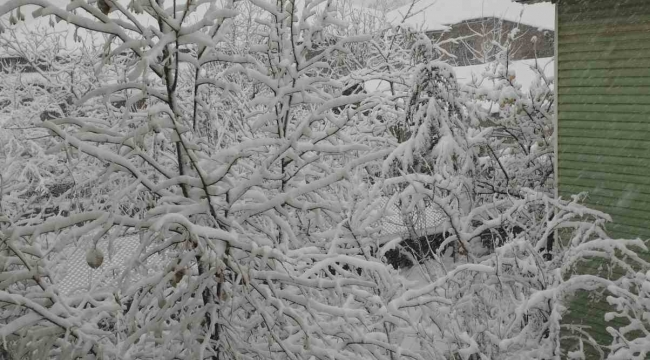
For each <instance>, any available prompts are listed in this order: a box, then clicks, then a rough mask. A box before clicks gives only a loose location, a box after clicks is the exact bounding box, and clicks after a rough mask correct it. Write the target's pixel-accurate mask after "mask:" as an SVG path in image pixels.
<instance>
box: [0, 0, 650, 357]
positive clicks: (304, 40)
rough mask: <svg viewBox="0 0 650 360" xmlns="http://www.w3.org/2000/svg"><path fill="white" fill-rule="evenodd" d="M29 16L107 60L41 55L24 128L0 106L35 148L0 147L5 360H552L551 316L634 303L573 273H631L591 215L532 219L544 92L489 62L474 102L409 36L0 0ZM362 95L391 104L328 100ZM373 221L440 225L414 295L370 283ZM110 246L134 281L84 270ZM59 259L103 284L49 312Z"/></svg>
mask: <svg viewBox="0 0 650 360" xmlns="http://www.w3.org/2000/svg"><path fill="white" fill-rule="evenodd" d="M27 5H36V6H37V7H39V8H40V10H37V12H36V13H35V14H34V15H35V16H52V17H54V18H59V19H64V20H65V21H67V22H69V23H70V24H73V25H75V26H77V27H79V28H81V29H82V30H80V31H85V32H86V33H96V34H101V35H102V36H104V37H105V41H104V42H103V43H101V44H100V47H99V48H97V47H96V46H97V43H95V42H91V43H90V44H89V46H88V50H83V51H82V50H73V51H72V54H71V56H72V57H73V58H74V59H77V60H75V61H71V60H66V61H59V60H58V59H59V58H57V56H56V54H57V51H58V50H55V52H54V56H53V57H50V58H51V59H52V61H53V62H54V64H53V69H55V71H49V72H48V71H44V72H43V74H42V76H43V77H44V78H45V79H47V82H48V83H47V86H52V87H54V89H53V90H51V91H45V92H39V93H38V94H37V95H38V96H39V97H38V99H42V100H39V102H38V103H37V104H33V105H32V102H33V101H31V102H30V103H29V104H28V103H26V102H21V101H20V99H23V100H24V99H26V98H27V95H26V93H27V92H29V91H32V90H25V89H32V86H33V85H29V86H26V85H25V84H24V83H23V84H19V83H16V85H13V84H14V83H11V82H9V81H7V82H6V83H5V82H3V84H2V86H3V87H2V89H0V90H1V91H2V94H1V95H2V98H0V99H3V101H4V99H8V100H10V101H11V102H10V103H8V104H10V105H5V107H4V108H3V110H2V111H4V113H3V114H9V116H11V117H12V118H13V120H11V124H10V125H11V126H21V124H20V123H21V120H23V121H25V122H26V123H27V124H28V125H29V126H38V129H30V130H33V131H30V134H31V133H38V134H42V136H45V137H44V138H40V139H31V140H29V141H25V138H21V137H20V136H23V135H19V134H22V133H21V132H15V131H18V130H17V129H12V132H5V131H3V132H0V136H1V137H2V138H1V140H5V139H7V140H6V144H5V143H4V142H3V143H2V144H1V145H2V152H0V155H1V156H2V157H0V161H3V162H4V164H9V165H7V166H3V167H2V169H0V174H1V175H2V178H0V181H1V186H0V195H1V197H0V269H1V271H2V272H0V322H1V323H2V324H3V326H2V327H0V338H1V339H2V340H3V344H2V345H3V346H6V347H7V348H8V349H10V351H11V352H12V353H13V354H16V355H17V357H20V358H106V359H126V358H137V359H143V358H153V359H159V358H165V359H167V358H169V359H174V358H199V359H204V358H211V359H276V358H277V359H287V358H289V359H390V360H396V359H400V358H404V357H406V358H411V359H455V358H462V359H478V358H481V359H484V358H537V359H547V358H557V357H559V356H560V345H559V344H560V340H561V336H563V335H562V334H563V333H562V332H561V331H560V330H561V325H560V317H561V315H562V314H563V312H564V300H565V299H566V298H567V296H570V295H571V294H573V293H575V292H576V291H577V290H580V289H582V290H585V289H586V290H589V289H594V288H596V287H598V286H609V287H611V289H612V290H611V291H612V292H613V293H614V294H617V296H618V300H617V301H619V303H621V304H623V300H622V299H623V298H624V297H625V296H628V297H629V295H630V294H629V293H627V292H623V290H625V289H628V288H630V286H632V285H630V284H631V283H630V282H629V281H628V282H626V281H627V280H625V279H621V280H617V281H612V280H605V279H602V278H599V277H596V276H587V275H582V276H572V271H573V270H574V269H575V268H576V266H577V265H578V264H579V263H580V262H581V261H584V260H585V257H586V256H591V257H594V256H597V257H602V258H605V259H609V260H611V261H612V262H613V264H615V265H617V266H628V267H629V269H630V271H631V269H636V268H638V267H633V266H631V265H626V264H627V262H630V261H631V262H636V264H637V265H638V266H641V267H642V266H646V264H645V263H644V262H643V260H642V259H640V258H638V257H637V256H636V255H635V253H634V252H633V251H632V249H633V248H634V247H640V248H643V247H644V246H643V244H642V243H641V242H640V241H624V240H620V241H618V240H617V241H614V240H611V239H609V238H607V236H606V234H605V232H604V231H603V228H602V226H603V224H604V223H605V221H606V220H607V219H608V217H607V215H605V214H602V213H599V212H597V211H593V210H589V209H587V208H585V207H583V206H581V205H580V204H579V202H580V199H581V198H580V197H579V196H578V197H576V198H574V199H571V201H563V200H558V199H554V198H553V196H552V186H553V185H552V183H551V182H550V179H552V172H551V171H552V161H553V157H552V156H553V153H552V149H551V144H552V136H553V129H552V119H551V116H552V114H553V111H552V107H553V106H554V104H553V100H552V90H551V89H552V87H551V84H552V79H547V78H545V77H543V72H541V71H540V72H539V79H538V80H537V81H536V83H535V84H534V85H533V86H531V90H530V92H526V93H524V92H523V91H521V87H520V86H518V85H517V82H516V76H515V74H512V73H511V72H510V70H509V66H508V64H509V60H508V59H507V56H505V57H500V58H498V61H497V62H495V64H494V66H493V68H492V70H491V71H489V72H488V74H486V77H487V78H488V80H489V81H490V82H491V83H495V84H496V85H495V86H494V87H493V88H492V89H484V88H482V87H480V86H478V85H477V84H474V85H473V86H466V87H463V86H460V85H459V84H458V82H457V80H456V78H455V75H454V70H453V69H452V68H451V67H450V66H449V65H447V64H444V63H442V62H439V61H436V59H438V58H439V56H440V52H441V51H442V50H440V48H439V47H438V46H437V45H436V44H435V43H432V42H431V40H429V39H428V38H426V37H425V36H424V35H422V34H417V33H413V32H410V31H408V30H407V29H403V28H395V29H390V30H386V29H385V28H383V25H382V26H377V27H375V26H374V25H373V26H369V27H368V28H363V27H362V26H349V24H346V22H344V21H343V20H342V19H341V18H340V17H339V15H340V12H339V10H338V8H337V7H336V3H335V2H333V1H322V0H313V1H309V0H305V1H304V2H298V1H291V0H278V1H268V0H249V1H217V0H203V1H194V0H188V1H181V0H166V1H153V0H132V1H118V0H101V1H97V2H95V3H93V2H89V1H86V0H75V1H72V2H70V4H68V5H67V8H65V9H63V8H60V7H56V6H53V5H52V4H50V2H49V1H47V0H9V1H7V2H4V3H3V4H1V5H0V16H2V15H4V14H8V16H11V17H12V18H13V19H14V21H15V20H16V19H21V18H22V17H23V16H22V15H20V14H22V12H21V13H20V14H18V11H20V9H21V8H22V7H24V6H27ZM10 13H11V14H10ZM356 25H358V24H356ZM83 29H85V30H83ZM366 29H371V30H372V32H371V33H365V32H366ZM375 30H376V31H375ZM6 45H8V46H10V45H12V43H11V42H9V43H7V44H6ZM25 51H27V50H25ZM504 53H505V52H504ZM25 55H26V56H27V57H28V56H29V54H28V53H26V54H25ZM56 69H60V70H56ZM57 74H61V76H63V74H68V75H66V76H63V77H60V78H59V77H56V76H55V75H57ZM13 76H15V74H13V73H12V74H7V80H9V79H10V77H13ZM370 81H384V82H386V83H387V84H389V86H388V87H389V89H388V91H376V90H374V89H366V90H365V91H349V88H350V86H351V85H354V84H367V83H368V82H370ZM12 86H13V87H12ZM21 86H22V87H21ZM34 86H35V85H34ZM37 88H39V87H38V86H36V87H35V88H33V91H37V90H36V89H37ZM11 96H17V97H18V99H19V100H18V101H17V102H16V101H15V100H11V99H10V98H11ZM70 96H71V99H72V101H68V97H70ZM34 99H36V97H34ZM46 100H47V101H46ZM61 100H64V101H63V102H61ZM61 103H65V104H68V103H70V104H69V105H66V108H65V109H63V108H62V107H61V106H59V109H53V108H52V109H51V108H50V107H49V105H50V104H51V105H53V106H54V105H59V104H61ZM2 104H4V102H3V103H2ZM45 104H48V105H47V108H46V107H45ZM495 108H497V109H498V115H496V116H493V115H494V112H492V111H491V110H493V109H495ZM43 111H49V112H47V116H43V117H41V116H40V115H38V121H35V120H36V115H34V114H42V113H43ZM26 114H27V115H26ZM29 114H32V115H33V116H32V115H29ZM29 119H34V120H33V121H32V120H29ZM17 120H18V121H17ZM3 130H4V129H3ZM23 130H24V129H23ZM17 134H18V135H17ZM39 136H41V135H39ZM25 180H29V181H28V182H27V184H28V185H27V186H26V185H25V184H24V183H23V182H24V181H25ZM57 183H58V184H64V183H65V184H71V186H70V187H67V188H65V189H63V191H62V192H53V191H51V190H49V188H48V187H47V184H57ZM28 191H32V192H31V193H28ZM39 191H40V193H39ZM46 192H48V195H47V196H44V197H43V196H41V197H37V196H36V195H35V194H43V193H46ZM25 195H27V196H25ZM386 199H388V201H387V203H386ZM33 204H38V206H39V207H40V208H41V209H43V210H42V211H37V212H28V211H25V209H27V208H30V207H32V208H33V206H34V205H33ZM394 204H397V205H399V206H400V207H401V208H402V209H411V210H413V209H416V208H422V207H423V206H424V207H430V208H434V209H436V211H439V212H441V213H442V214H443V215H444V216H443V218H444V222H443V225H442V226H443V230H442V234H443V235H444V236H443V239H442V241H441V243H440V244H439V246H437V247H436V249H435V251H433V255H432V257H433V259H432V260H431V261H427V262H425V263H423V264H422V265H418V266H416V267H415V268H413V269H411V272H410V274H405V273H404V272H400V271H397V270H396V269H394V268H392V267H391V266H390V265H387V264H386V261H385V260H386V259H385V254H386V253H387V252H388V251H390V250H391V249H392V248H393V247H395V245H396V243H397V242H398V241H388V242H386V241H385V240H382V239H383V238H382V236H381V235H382V221H383V220H384V219H385V216H386V215H387V214H388V213H389V211H390V210H391V206H392V205H394ZM45 209H56V211H54V212H53V213H52V212H51V211H50V212H49V213H48V215H47V216H45V213H46V211H45ZM63 210H65V211H63ZM125 233H136V234H138V237H139V240H140V242H139V244H138V248H137V250H136V251H135V252H134V253H133V254H132V257H131V259H130V261H129V262H128V264H127V265H126V266H125V267H122V268H102V266H101V265H102V263H103V262H104V261H105V259H109V258H110V257H111V256H112V250H113V249H112V248H113V245H111V244H113V241H114V240H115V238H117V237H119V236H121V235H122V234H125ZM555 233H557V234H559V235H560V236H558V239H556V240H555V241H554V242H549V239H553V234H555ZM100 242H107V243H108V250H107V251H106V250H102V248H101V247H99V246H98V244H99V243H100ZM551 244H552V246H551ZM77 246H79V247H82V248H83V249H86V261H87V263H88V266H89V267H91V268H97V269H100V270H99V271H103V276H101V277H100V280H98V281H95V282H93V283H92V284H91V286H90V288H88V289H82V291H78V292H73V293H63V292H62V291H61V288H60V284H59V283H58V281H59V280H60V279H61V273H62V272H65V265H66V257H67V256H68V255H69V252H70V249H71V248H75V247H77ZM624 259H626V260H624ZM626 261H627V262H626ZM639 279H641V278H640V277H639ZM639 281H641V280H639ZM626 286H627V287H626ZM639 286H643V285H639ZM632 293H635V292H634V291H632ZM635 294H641V292H636V293H635ZM623 309H624V308H623V307H621V315H625V314H627V313H625V312H624V311H625V310H623ZM626 333H627V332H626V331H625V330H623V331H622V332H621V334H623V336H625V334H626ZM621 338H622V337H621ZM616 346H619V347H620V348H621V349H622V348H623V347H624V346H622V345H616ZM620 351H624V350H620ZM620 351H619V354H622V352H620ZM632 351H635V350H632Z"/></svg>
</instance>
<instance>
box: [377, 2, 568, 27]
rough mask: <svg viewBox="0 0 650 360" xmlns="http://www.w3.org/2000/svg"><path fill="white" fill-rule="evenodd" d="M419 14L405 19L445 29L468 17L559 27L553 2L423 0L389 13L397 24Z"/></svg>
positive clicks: (409, 21) (410, 23)
mask: <svg viewBox="0 0 650 360" xmlns="http://www.w3.org/2000/svg"><path fill="white" fill-rule="evenodd" d="M409 9H410V10H411V11H410V13H411V14H415V15H413V16H411V17H410V18H408V19H407V20H406V21H405V24H406V25H409V26H411V27H413V28H416V29H418V30H425V31H431V30H445V29H447V28H448V27H449V26H450V25H453V24H457V23H461V22H464V21H467V20H473V19H479V18H486V17H495V18H499V19H504V20H508V21H512V22H516V23H522V24H525V25H529V26H533V27H537V28H540V29H545V30H553V29H555V6H554V5H553V4H551V3H549V2H544V3H536V4H531V5H522V4H520V3H517V2H515V1H514V0H423V1H421V2H418V3H417V4H416V5H415V6H413V8H412V9H411V6H410V5H405V6H402V7H400V8H398V9H396V10H393V11H391V12H390V13H388V16H387V17H388V20H389V21H391V22H392V23H393V24H396V25H397V24H399V23H401V21H402V19H403V18H404V16H405V15H406V14H407V13H409Z"/></svg>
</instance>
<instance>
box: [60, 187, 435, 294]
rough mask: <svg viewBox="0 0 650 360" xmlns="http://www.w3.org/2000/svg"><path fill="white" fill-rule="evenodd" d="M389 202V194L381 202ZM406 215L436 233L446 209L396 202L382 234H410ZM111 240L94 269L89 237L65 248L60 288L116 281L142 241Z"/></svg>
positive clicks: (154, 260)
mask: <svg viewBox="0 0 650 360" xmlns="http://www.w3.org/2000/svg"><path fill="white" fill-rule="evenodd" d="M387 202H388V198H386V199H385V200H384V202H383V205H382V206H385V204H386V203H387ZM405 216H410V217H411V220H412V221H413V222H414V223H417V224H418V229H416V230H417V231H418V232H420V233H422V232H426V233H427V234H431V233H433V231H434V230H435V229H436V227H437V226H439V225H440V224H442V222H443V221H444V216H443V213H442V212H440V211H438V210H435V209H434V208H433V207H427V208H426V210H425V211H424V216H422V214H419V213H416V212H413V213H411V214H408V215H404V214H402V212H401V211H400V209H399V208H398V207H397V206H393V207H392V208H391V211H390V214H389V215H388V216H386V217H384V218H383V220H382V222H381V225H380V226H381V228H382V229H381V238H382V239H385V240H388V241H390V240H393V239H396V238H402V239H406V238H408V234H409V231H408V228H407V227H406V225H405V224H404V218H405ZM109 245H110V244H109V241H108V240H106V239H102V240H100V241H99V242H98V243H97V249H99V250H100V251H101V252H102V254H103V255H104V261H103V262H102V265H101V266H100V267H99V268H97V269H92V268H91V267H90V266H89V265H88V263H87V262H86V254H87V252H88V250H89V249H90V248H91V247H92V246H93V244H91V242H90V241H85V242H80V244H79V245H78V246H76V247H75V246H70V247H68V249H66V250H65V251H69V254H68V256H67V257H66V259H65V261H64V262H63V263H62V264H60V265H59V267H58V268H57V270H56V273H57V274H60V275H59V276H57V277H56V278H55V282H56V284H57V288H58V290H59V293H60V294H63V295H75V294H79V293H84V292H87V291H91V290H93V289H96V288H101V287H102V286H106V285H117V279H118V278H119V277H120V276H121V275H122V272H123V271H124V269H125V267H126V265H127V262H128V261H130V260H131V257H132V256H133V254H134V253H135V252H136V251H137V249H138V247H139V245H140V237H139V235H138V234H130V235H125V236H121V237H118V238H116V239H115V240H113V244H112V246H111V248H112V249H113V251H109ZM162 261H163V259H162V258H161V257H160V256H158V255H154V256H152V257H151V258H150V259H149V261H148V263H147V264H148V266H161V263H162ZM129 276H130V281H134V280H137V279H138V278H139V277H140V275H139V274H137V273H134V274H129Z"/></svg>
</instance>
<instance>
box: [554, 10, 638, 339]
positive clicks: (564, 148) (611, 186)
mask: <svg viewBox="0 0 650 360" xmlns="http://www.w3.org/2000/svg"><path fill="white" fill-rule="evenodd" d="M557 21H558V34H557V36H558V49H557V51H558V54H557V59H558V65H557V66H558V68H557V71H558V74H557V75H558V188H559V194H560V195H561V196H562V197H564V198H568V197H569V196H570V195H571V194H575V193H578V192H583V191H586V192H588V193H589V198H588V201H587V203H588V205H589V206H591V207H592V208H596V209H599V210H602V211H604V212H606V213H608V214H610V215H611V216H612V218H613V220H614V222H613V224H610V225H608V227H607V229H608V231H609V233H610V234H611V236H613V237H620V238H636V237H640V238H642V239H648V238H650V1H648V0H561V1H560V2H559V4H558V19H557ZM597 265H598V264H594V266H597ZM583 270H584V269H583ZM587 271H589V270H587ZM606 308H607V305H606V303H604V302H597V303H594V302H588V300H587V294H582V295H580V296H578V298H577V299H576V300H574V301H573V302H572V303H571V305H570V313H569V315H568V316H567V317H566V318H565V320H566V322H571V323H581V324H584V325H590V326H592V327H593V329H592V330H591V331H590V333H591V334H592V335H595V337H596V338H597V339H598V340H600V341H601V342H605V343H607V344H608V343H609V341H610V338H609V335H608V334H607V332H606V331H605V327H606V326H607V325H606V324H605V323H604V320H603V316H604V313H605V311H606V310H605V309H606Z"/></svg>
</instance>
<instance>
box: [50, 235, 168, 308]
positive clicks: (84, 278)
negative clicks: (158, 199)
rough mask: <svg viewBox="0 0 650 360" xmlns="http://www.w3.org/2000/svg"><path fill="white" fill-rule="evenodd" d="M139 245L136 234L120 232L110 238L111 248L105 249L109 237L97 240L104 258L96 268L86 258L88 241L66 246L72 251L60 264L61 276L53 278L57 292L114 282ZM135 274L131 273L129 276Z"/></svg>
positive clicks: (87, 288)
mask: <svg viewBox="0 0 650 360" xmlns="http://www.w3.org/2000/svg"><path fill="white" fill-rule="evenodd" d="M139 245H140V237H139V235H138V234H131V235H127V236H122V237H118V238H116V239H115V240H113V244H112V248H113V251H112V252H110V251H109V249H108V247H109V242H108V240H106V239H102V240H100V241H99V242H98V244H97V249H99V250H100V251H101V252H102V253H103V255H104V261H103V262H102V265H101V266H100V267H99V268H97V269H92V268H91V267H90V266H89V265H88V263H87V262H86V253H87V251H88V249H90V247H91V246H93V245H92V244H90V242H89V241H87V242H84V243H83V244H81V245H79V246H78V247H69V249H68V250H70V251H71V254H70V255H68V257H67V259H66V261H65V262H64V263H63V264H61V267H62V268H63V269H62V270H63V271H62V276H60V277H58V278H57V279H56V280H57V281H56V284H57V287H58V289H59V292H60V293H61V294H64V295H73V294H77V293H80V292H85V291H89V290H91V289H93V288H96V287H97V286H98V285H100V284H104V285H108V284H112V285H115V284H116V282H117V279H118V278H119V276H120V275H121V274H122V272H123V271H124V268H125V267H126V264H127V262H128V261H129V260H130V259H131V256H133V254H134V253H135V252H136V250H137V249H138V246H139ZM157 261H160V258H159V257H156V258H155V259H154V262H157ZM137 277H138V276H137V274H133V276H132V279H134V278H137Z"/></svg>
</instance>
